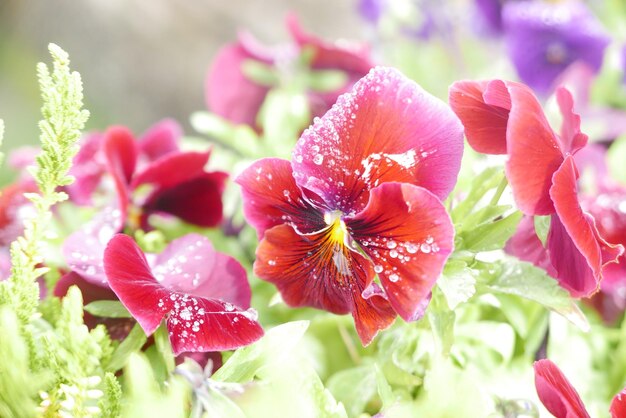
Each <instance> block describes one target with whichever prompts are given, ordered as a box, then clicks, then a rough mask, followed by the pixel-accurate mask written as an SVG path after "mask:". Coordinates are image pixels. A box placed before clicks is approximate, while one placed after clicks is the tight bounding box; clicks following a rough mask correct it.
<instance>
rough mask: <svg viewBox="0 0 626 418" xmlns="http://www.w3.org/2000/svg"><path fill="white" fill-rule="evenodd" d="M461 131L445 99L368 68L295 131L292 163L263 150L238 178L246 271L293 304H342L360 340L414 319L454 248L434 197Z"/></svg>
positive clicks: (442, 190)
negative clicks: (247, 228) (252, 246)
mask: <svg viewBox="0 0 626 418" xmlns="http://www.w3.org/2000/svg"><path fill="white" fill-rule="evenodd" d="M462 137H463V134H462V126H461V124H460V123H459V121H458V119H457V118H456V117H455V116H454V114H453V113H452V112H451V111H450V109H449V108H448V107H447V106H446V105H445V104H444V103H443V102H441V101H439V100H438V99H436V98H434V97H433V96H431V95H430V94H428V93H427V92H425V91H424V90H422V89H421V88H420V87H419V86H418V85H417V84H415V83H414V82H412V81H410V80H409V79H407V78H406V77H405V76H403V75H402V74H401V73H399V72H398V71H396V70H394V69H390V68H382V67H377V68H375V69H373V70H372V71H371V72H370V73H369V74H368V75H367V76H366V77H364V78H363V79H361V80H360V81H359V82H357V83H356V84H355V86H354V88H353V90H352V91H351V92H350V93H347V94H344V95H342V96H340V97H339V99H338V101H337V103H336V104H335V105H334V106H333V107H332V108H331V109H330V110H329V111H328V112H327V113H326V114H325V115H324V116H323V117H322V118H319V119H317V120H316V121H315V122H314V124H313V125H312V126H311V127H310V128H308V129H307V130H305V131H304V133H303V134H302V136H301V137H300V139H299V141H298V143H297V144H296V147H295V149H294V151H293V154H292V160H291V162H289V161H286V160H281V159H277V158H266V159H262V160H259V161H257V162H255V163H254V164H252V166H250V167H249V168H248V169H246V170H245V171H244V172H243V173H242V174H241V175H240V176H239V177H238V178H237V180H236V181H237V183H239V184H240V185H241V186H242V190H243V197H244V213H245V215H246V218H247V220H248V222H249V223H250V224H251V225H252V226H253V227H254V228H256V230H257V233H258V236H259V238H260V239H261V242H260V244H259V247H258V248H257V253H256V255H257V259H256V262H255V264H254V271H255V274H256V275H257V276H259V277H260V278H262V279H264V280H267V281H269V282H271V283H274V284H275V285H276V286H277V287H278V290H279V291H280V293H281V295H282V297H283V300H284V301H285V302H286V303H287V304H288V305H290V306H311V307H315V308H319V309H324V310H327V311H330V312H333V313H336V314H347V313H351V314H352V316H353V317H354V320H355V325H356V329H357V332H358V334H359V337H360V338H361V341H362V342H363V343H364V344H368V343H369V342H370V341H371V340H372V339H373V338H374V336H375V335H376V334H377V332H378V331H380V330H382V329H385V328H387V327H388V326H389V325H390V324H391V323H392V321H393V320H394V319H395V317H396V315H397V314H399V315H400V316H401V317H402V318H404V319H405V320H407V321H411V320H415V319H418V318H419V317H420V316H421V315H422V313H423V309H424V307H425V304H426V303H427V301H428V298H429V294H430V291H431V288H432V286H433V285H434V283H435V280H436V279H437V278H438V277H439V274H440V273H441V271H442V268H443V265H444V263H445V261H446V259H447V258H448V256H449V254H450V253H451V252H452V249H453V234H454V231H453V227H452V223H451V221H450V218H449V216H448V214H447V212H446V210H445V208H444V206H443V204H442V203H441V199H444V198H445V197H446V196H447V195H448V193H449V192H450V191H451V190H452V188H453V186H454V184H455V182H456V176H457V174H458V171H459V166H460V161H461V155H462V152H463V143H462ZM376 275H378V279H379V282H380V286H379V284H378V283H377V282H376V281H374V279H375V276H376Z"/></svg>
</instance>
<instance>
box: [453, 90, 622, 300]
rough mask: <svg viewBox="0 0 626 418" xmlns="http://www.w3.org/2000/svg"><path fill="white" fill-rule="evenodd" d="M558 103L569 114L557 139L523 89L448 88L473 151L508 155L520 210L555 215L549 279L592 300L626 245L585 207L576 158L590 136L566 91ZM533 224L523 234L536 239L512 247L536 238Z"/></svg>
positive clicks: (524, 254) (524, 252) (521, 251)
mask: <svg viewBox="0 0 626 418" xmlns="http://www.w3.org/2000/svg"><path fill="white" fill-rule="evenodd" d="M556 97H557V101H558V104H559V108H560V110H561V114H562V116H563V121H562V125H561V129H560V132H559V133H558V134H557V133H556V132H554V131H553V130H552V128H551V127H550V125H549V124H548V121H547V119H546V117H545V115H544V113H543V111H542V109H541V105H540V104H539V102H538V100H537V98H536V97H535V96H534V94H533V93H532V91H531V90H530V89H529V88H528V87H526V86H525V85H523V84H519V83H514V82H504V81H501V80H493V81H483V82H474V81H463V82H457V83H455V84H453V85H452V87H451V88H450V105H451V106H452V109H453V110H454V111H455V112H456V114H457V115H458V116H459V118H460V119H461V121H462V122H463V124H464V125H465V134H466V137H467V140H468V142H469V144H470V145H471V146H472V148H474V149H475V150H477V151H479V152H483V153H487V154H505V153H506V154H508V156H509V159H508V161H507V163H506V175H507V178H508V180H509V183H510V185H511V189H512V191H513V197H514V199H515V202H516V204H517V206H518V207H519V209H520V210H521V211H522V212H523V213H524V214H525V215H527V216H534V215H549V216H550V229H549V233H548V237H547V241H546V253H545V254H546V255H547V256H548V257H549V261H550V265H551V267H552V269H550V268H548V269H547V271H548V273H551V274H552V275H553V276H554V277H556V278H557V280H558V281H559V283H560V284H561V286H562V287H564V288H565V289H567V290H568V291H569V292H570V294H571V295H572V296H574V297H586V296H590V295H591V294H593V293H595V292H596V291H597V290H598V288H599V284H600V280H601V279H602V268H603V266H605V265H606V264H608V263H611V262H614V261H615V260H616V259H617V257H618V256H619V255H620V254H622V252H623V247H621V246H615V245H611V244H608V243H607V242H606V241H605V240H604V239H603V238H602V237H601V236H600V234H599V232H598V230H597V228H596V225H595V220H594V219H593V217H591V216H590V215H589V214H587V213H585V212H583V210H582V208H581V206H580V203H579V199H578V191H577V179H578V170H577V168H576V165H575V162H574V157H573V154H574V153H576V152H577V151H578V150H580V149H581V148H582V147H584V146H585V145H586V143H587V136H586V135H585V134H583V133H582V132H581V131H580V117H579V116H578V115H577V114H576V113H574V111H573V106H574V103H573V100H572V97H571V94H570V93H569V92H568V91H567V90H566V89H564V88H560V89H558V90H557V92H556ZM530 224H532V222H530ZM530 224H529V223H528V222H523V223H522V224H521V229H520V231H521V233H522V234H524V233H529V234H531V236H530V237H526V238H525V237H523V236H522V237H519V236H518V237H515V238H514V240H516V241H514V242H519V243H522V244H523V243H526V242H527V241H528V239H532V236H533V235H534V231H533V230H532V229H531V228H530V227H529V226H530ZM508 249H509V250H510V251H512V252H513V253H514V254H515V255H518V256H519V257H520V258H522V259H525V260H527V261H532V262H535V264H540V263H539V262H538V259H537V257H539V258H541V257H540V256H541V255H540V254H533V255H532V256H529V254H528V253H529V250H528V248H524V246H523V245H520V246H515V245H514V246H511V245H509V247H508ZM529 257H531V258H529Z"/></svg>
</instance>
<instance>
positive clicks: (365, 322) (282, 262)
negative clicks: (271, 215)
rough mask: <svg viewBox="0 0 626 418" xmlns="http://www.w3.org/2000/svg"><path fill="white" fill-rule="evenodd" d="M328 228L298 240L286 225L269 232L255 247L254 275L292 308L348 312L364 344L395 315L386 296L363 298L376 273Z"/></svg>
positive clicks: (370, 265)
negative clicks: (264, 281)
mask: <svg viewBox="0 0 626 418" xmlns="http://www.w3.org/2000/svg"><path fill="white" fill-rule="evenodd" d="M336 232H337V231H336V230H335V231H334V230H333V229H332V228H330V227H329V228H328V229H326V230H324V231H321V232H319V233H314V234H307V235H300V234H298V233H297V232H296V231H295V230H294V229H293V228H292V227H291V226H289V225H278V226H276V227H274V228H272V229H269V230H267V232H266V233H265V237H264V239H263V240H262V241H261V243H260V244H259V246H258V247H257V252H256V255H257V259H256V261H255V263H254V272H255V274H256V275H257V276H258V277H260V278H261V279H263V280H266V281H268V282H270V283H273V284H274V285H276V287H277V288H278V290H279V291H280V293H281V295H282V298H283V300H284V301H285V302H286V303H287V304H288V305H290V306H310V307H313V308H318V309H324V310H327V311H329V312H332V313H336V314H346V313H349V312H351V313H352V315H353V317H354V320H355V323H356V328H357V332H358V334H359V337H360V338H361V341H362V342H363V344H368V343H369V342H370V341H371V340H372V339H373V338H374V336H375V335H376V333H377V332H378V331H380V330H381V329H385V328H387V327H388V326H389V325H391V323H392V321H393V318H394V317H395V314H393V311H392V309H391V306H390V305H389V303H388V302H387V301H386V299H385V298H384V296H382V295H380V294H378V295H368V296H367V297H366V298H364V297H363V296H362V293H363V291H364V290H365V289H366V288H367V287H368V286H369V285H370V283H371V281H372V279H373V277H374V271H373V270H372V264H371V263H370V262H369V261H368V260H367V259H366V258H365V257H363V256H362V255H360V254H359V253H357V252H356V251H354V250H351V249H350V248H348V246H347V245H346V244H345V242H344V241H343V239H341V237H338V236H337V235H335V234H336Z"/></svg>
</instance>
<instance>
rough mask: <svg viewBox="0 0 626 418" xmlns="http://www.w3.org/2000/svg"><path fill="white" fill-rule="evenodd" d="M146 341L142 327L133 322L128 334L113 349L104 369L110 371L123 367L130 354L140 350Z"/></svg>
mask: <svg viewBox="0 0 626 418" xmlns="http://www.w3.org/2000/svg"><path fill="white" fill-rule="evenodd" d="M146 341H147V337H146V334H145V333H144V332H143V329H141V326H140V325H139V324H135V326H134V327H133V329H132V330H131V331H130V333H129V334H128V336H127V337H126V338H125V339H124V341H122V342H121V343H120V345H119V346H118V347H117V348H116V349H115V351H114V352H113V356H111V359H110V360H109V362H108V364H106V367H105V369H106V370H107V371H110V372H116V371H118V370H119V369H121V368H122V367H124V366H125V365H126V363H127V362H128V359H129V358H130V356H131V355H132V354H133V353H136V352H138V351H139V350H141V347H143V345H144V344H145V343H146Z"/></svg>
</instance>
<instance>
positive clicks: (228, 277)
mask: <svg viewBox="0 0 626 418" xmlns="http://www.w3.org/2000/svg"><path fill="white" fill-rule="evenodd" d="M104 269H105V271H106V276H107V279H108V283H109V286H110V287H111V289H112V290H113V292H115V294H116V295H117V297H118V298H119V299H120V301H121V302H122V304H123V305H124V306H125V307H126V308H127V309H128V311H129V312H130V313H131V315H133V317H134V318H135V319H136V320H137V322H138V323H139V325H140V326H141V327H142V328H143V330H144V331H145V332H146V334H147V335H150V334H152V333H153V332H154V331H155V330H156V329H157V328H158V327H159V325H160V324H161V321H163V320H165V323H166V326H167V329H168V331H169V337H170V342H171V344H172V350H173V351H174V354H175V355H178V354H180V353H182V352H187V351H193V352H205V351H224V350H232V349H235V348H238V347H241V346H244V345H247V344H250V343H252V342H254V341H256V340H258V339H259V338H261V336H262V335H263V329H262V328H261V326H260V325H259V323H258V322H257V320H256V312H255V311H254V310H253V309H250V308H249V307H250V286H249V284H248V280H247V278H246V272H245V269H244V268H243V267H242V266H241V265H240V264H239V263H237V261H235V260H234V259H233V258H231V257H229V256H226V255H224V254H220V253H217V252H215V251H214V250H213V249H212V247H211V244H210V242H209V241H208V240H207V239H206V238H204V237H202V236H200V235H196V234H190V235H186V236H184V237H182V238H179V239H178V240H175V241H173V242H172V243H171V244H170V245H169V246H168V247H167V248H166V249H165V251H163V252H162V253H161V254H159V255H157V256H156V257H154V258H153V261H152V262H149V261H148V258H147V257H146V255H145V254H144V253H143V251H141V249H140V248H139V247H138V246H137V244H136V243H135V242H134V241H133V240H132V238H130V237H129V236H127V235H123V234H118V235H116V236H115V237H113V238H112V239H111V241H110V242H109V244H108V245H107V247H106V250H105V253H104Z"/></svg>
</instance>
